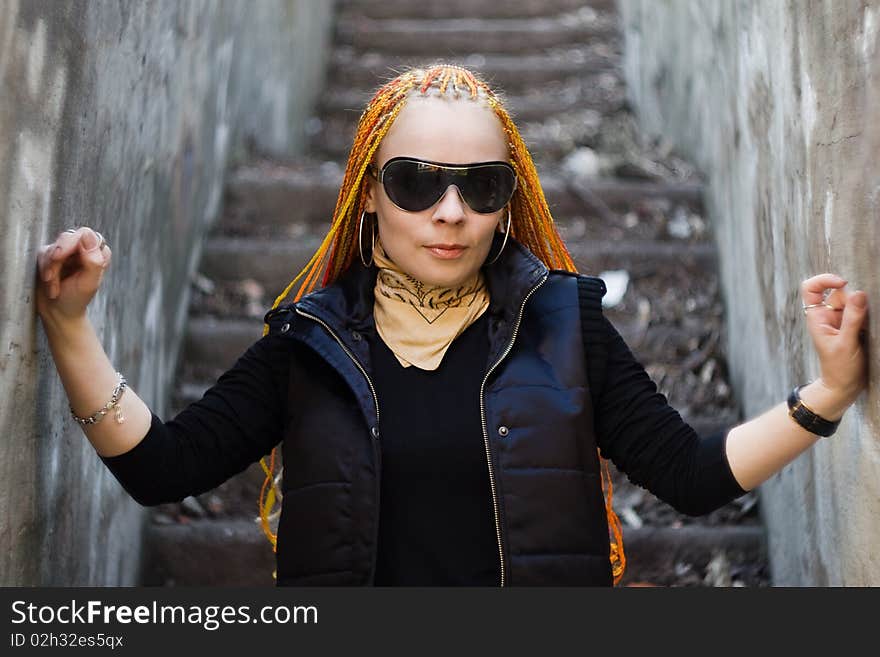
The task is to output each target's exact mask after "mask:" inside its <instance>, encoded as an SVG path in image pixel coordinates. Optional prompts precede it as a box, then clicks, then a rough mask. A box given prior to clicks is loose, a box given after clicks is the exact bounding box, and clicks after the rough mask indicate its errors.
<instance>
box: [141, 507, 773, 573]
mask: <svg viewBox="0 0 880 657" xmlns="http://www.w3.org/2000/svg"><path fill="white" fill-rule="evenodd" d="M623 539H624V550H625V552H626V557H627V569H626V572H625V573H624V579H623V581H622V582H621V585H628V584H630V583H638V582H645V581H646V580H649V581H650V583H651V584H652V585H655V586H667V585H670V584H672V583H674V574H675V572H676V567H677V566H679V564H682V563H684V564H689V565H692V566H693V567H696V568H705V566H706V564H708V563H709V561H710V560H711V559H712V558H713V556H714V555H715V554H717V552H718V551H719V550H723V551H724V553H725V554H726V555H727V558H728V560H729V561H730V562H731V563H732V564H734V565H738V564H756V563H757V564H761V563H766V559H767V556H766V555H767V548H766V537H765V532H764V530H763V528H762V527H760V526H758V525H745V526H743V525H739V526H720V527H707V526H701V525H686V526H683V527H680V528H675V529H673V528H666V527H642V528H639V529H634V528H627V529H624V534H623ZM146 541H147V543H146V545H147V554H146V564H145V570H144V581H143V583H142V585H144V586H256V587H262V586H266V587H271V586H274V585H275V581H274V580H273V579H272V572H273V571H274V570H275V555H274V553H273V552H272V546H271V544H270V543H269V542H268V540H267V539H266V537H265V535H264V534H263V532H262V529H261V528H260V526H259V525H258V524H257V523H255V522H253V521H252V520H250V519H232V520H207V519H205V520H193V521H191V522H188V523H186V524H179V523H175V524H167V525H164V524H155V523H152V524H151V525H150V526H149V529H148V532H147V538H146ZM658 572H662V573H668V574H669V578H668V579H669V580H672V581H662V580H661V579H659V578H657V576H656V573H658Z"/></svg>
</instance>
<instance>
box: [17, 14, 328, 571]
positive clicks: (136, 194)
mask: <svg viewBox="0 0 880 657" xmlns="http://www.w3.org/2000/svg"><path fill="white" fill-rule="evenodd" d="M332 9H333V3H332V2H323V1H319V0H266V1H263V2H259V3H252V2H246V1H243V0H242V1H225V2H222V3H214V2H205V1H195V0H193V1H192V2H185V3H178V2H172V1H171V0H167V1H153V2H135V1H130V0H123V1H121V2H90V3H58V2H52V1H49V0H45V1H43V0H28V1H27V2H19V1H18V0H4V2H3V6H2V9H0V89H2V93H0V162H2V164H3V165H2V168H0V218H2V226H3V230H2V232H0V374H2V380H0V435H3V437H4V440H3V441H2V444H0V585H4V586H24V585H26V586H32V585H56V586H70V585H78V586H79V585H112V584H131V583H133V582H135V581H137V571H138V568H139V563H140V553H139V550H140V548H139V546H140V537H141V532H142V518H143V514H142V513H140V512H139V507H137V505H136V504H135V503H134V502H133V501H131V500H130V498H128V496H127V495H125V494H124V493H122V492H121V489H120V487H119V485H118V484H117V483H116V481H115V480H114V479H113V477H112V475H110V473H109V472H108V471H107V470H106V469H105V468H104V466H103V464H102V463H101V462H100V460H99V459H98V458H97V456H96V455H95V453H94V450H93V449H92V447H91V446H90V444H89V443H88V441H86V440H85V438H84V436H83V434H82V432H81V431H80V429H79V428H78V427H77V426H76V425H75V423H73V421H72V420H71V419H70V417H69V413H68V410H67V400H66V396H65V393H64V390H63V388H62V386H61V383H60V380H59V378H58V375H57V373H56V371H55V368H54V364H53V363H52V361H51V358H50V356H49V352H48V349H47V345H46V340H45V335H44V334H43V333H42V330H41V328H40V326H39V322H38V320H37V318H36V314H35V309H34V304H33V286H34V274H35V263H36V250H37V249H38V248H39V246H40V245H42V244H44V243H46V242H48V241H51V240H53V239H54V238H55V236H56V235H57V233H58V232H60V231H61V230H63V229H64V228H66V227H68V226H71V225H74V224H88V225H90V226H93V227H95V228H97V229H98V230H100V231H101V232H102V233H103V234H104V235H105V236H106V237H107V239H108V241H109V242H110V244H111V247H112V248H113V252H114V258H113V264H112V266H111V269H110V270H109V271H108V274H107V275H106V276H105V279H104V284H103V286H102V289H101V291H100V292H99V294H98V295H97V297H96V298H95V300H94V301H93V303H92V305H91V306H90V308H89V317H90V318H91V320H92V322H93V324H94V325H95V327H96V329H97V331H98V333H99V336H100V337H101V339H102V342H103V344H104V347H105V350H106V351H107V353H108V355H109V357H110V359H111V361H112V362H113V364H114V365H115V366H116V367H117V368H118V369H119V370H120V371H121V372H123V373H124V374H125V375H126V377H127V378H128V380H129V382H130V384H131V385H132V387H133V389H135V390H136V391H137V392H138V394H139V395H140V396H141V397H143V398H144V400H145V401H146V402H147V403H148V404H149V405H150V407H151V408H152V409H153V410H154V411H155V412H156V413H157V414H160V415H163V414H164V413H165V409H166V406H167V404H168V396H169V394H170V390H171V386H170V381H171V377H172V375H173V371H174V365H175V361H176V358H177V352H178V348H179V346H180V344H181V341H182V337H183V333H184V332H183V328H184V324H185V320H186V314H187V313H186V310H187V303H188V285H187V281H188V279H189V276H190V273H191V272H192V270H193V268H194V266H195V264H196V263H197V262H198V258H199V256H200V251H201V246H200V245H201V242H202V238H203V236H204V235H205V233H206V231H207V230H208V228H209V227H210V223H211V222H212V221H213V219H214V218H215V216H216V214H217V209H218V205H219V201H220V195H221V190H222V182H223V180H222V179H223V171H224V168H225V166H226V164H227V161H228V160H229V159H230V157H232V156H233V155H234V154H235V153H237V152H239V151H241V150H242V149H243V147H244V145H245V143H249V144H251V145H253V146H255V147H256V148H258V149H259V150H261V151H263V152H266V153H270V154H273V155H276V156H282V157H284V156H292V155H294V154H296V153H297V152H298V151H299V149H300V146H301V144H302V142H303V141H304V135H303V124H304V121H305V117H306V116H308V114H309V112H310V110H311V109H312V105H313V102H314V98H315V95H316V94H317V92H318V91H320V84H319V80H320V79H321V77H322V76H323V69H324V58H325V57H326V48H325V44H326V38H327V36H328V34H329V27H330V17H331V13H332Z"/></svg>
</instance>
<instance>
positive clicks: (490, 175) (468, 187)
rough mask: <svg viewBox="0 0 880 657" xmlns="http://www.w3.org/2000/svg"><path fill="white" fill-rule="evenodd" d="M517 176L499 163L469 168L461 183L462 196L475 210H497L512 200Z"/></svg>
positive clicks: (485, 211) (483, 211) (484, 211)
mask: <svg viewBox="0 0 880 657" xmlns="http://www.w3.org/2000/svg"><path fill="white" fill-rule="evenodd" d="M515 186H516V176H515V175H514V173H513V171H512V170H510V169H509V168H508V167H506V166H503V165H500V164H497V165H489V166H483V167H474V168H473V169H469V170H468V172H467V176H466V177H464V178H463V180H462V184H461V185H460V189H461V193H462V196H463V197H464V200H465V203H467V204H468V205H469V206H470V207H471V209H472V210H473V211H474V212H482V213H487V212H497V211H498V210H500V209H501V208H503V207H504V206H505V205H507V202H508V201H509V200H510V197H511V196H512V195H513V191H514V189H515Z"/></svg>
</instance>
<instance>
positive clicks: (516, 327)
mask: <svg viewBox="0 0 880 657" xmlns="http://www.w3.org/2000/svg"><path fill="white" fill-rule="evenodd" d="M548 276H549V275H548V274H544V277H543V278H542V279H541V280H540V281H539V282H538V284H537V285H535V287H533V288H532V289H531V290H529V292H528V294H526V296H525V298H524V299H523V302H522V305H520V307H519V314H518V315H517V316H516V323H515V324H514V325H513V334H512V335H511V338H510V342H509V343H508V345H507V348H506V349H505V350H504V353H503V354H501V356H500V357H499V358H498V360H496V361H495V364H494V365H492V367H490V368H489V371H487V372H486V376H485V377H483V383H482V384H481V385H480V418H481V420H482V422H483V444H484V445H485V447H486V462H487V464H488V465H489V487H490V488H491V489H492V510H493V511H494V513H495V537H496V539H497V540H498V558H499V560H500V562H501V586H504V582H505V579H506V578H505V569H504V548H503V547H502V545H501V520H500V517H499V513H498V493H497V491H496V490H495V472H494V471H493V470H492V454H491V452H490V450H489V429H488V427H487V426H486V403H485V388H486V381H488V380H489V377H490V376H491V374H492V372H493V371H494V370H495V368H496V367H498V365H500V364H501V361H503V360H504V359H505V358H506V357H507V354H509V353H510V350H511V349H513V343H514V342H516V334H517V333H518V332H519V325H520V323H521V322H522V316H523V311H524V310H525V307H526V302H527V301H528V300H529V297H531V296H532V294H534V293H535V291H536V290H537V289H538V288H539V287H541V286H542V285H543V284H544V283H545V282H547V278H548Z"/></svg>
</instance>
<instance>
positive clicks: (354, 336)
mask: <svg viewBox="0 0 880 657" xmlns="http://www.w3.org/2000/svg"><path fill="white" fill-rule="evenodd" d="M351 337H352V339H353V340H354V341H355V342H360V341H361V339H362V336H361V334H360V333H358V332H357V331H352V332H351Z"/></svg>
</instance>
